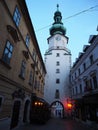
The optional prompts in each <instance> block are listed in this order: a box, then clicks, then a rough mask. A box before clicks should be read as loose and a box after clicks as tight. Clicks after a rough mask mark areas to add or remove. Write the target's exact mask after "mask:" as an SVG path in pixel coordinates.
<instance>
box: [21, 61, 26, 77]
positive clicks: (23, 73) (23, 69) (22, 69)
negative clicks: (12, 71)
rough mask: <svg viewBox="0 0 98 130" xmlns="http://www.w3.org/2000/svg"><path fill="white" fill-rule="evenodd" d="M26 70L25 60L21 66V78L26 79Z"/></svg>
mask: <svg viewBox="0 0 98 130" xmlns="http://www.w3.org/2000/svg"><path fill="white" fill-rule="evenodd" d="M25 70H26V62H25V61H24V60H23V61H22V64H21V70H20V77H21V78H23V79H24V77H25Z"/></svg>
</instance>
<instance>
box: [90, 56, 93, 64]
mask: <svg viewBox="0 0 98 130" xmlns="http://www.w3.org/2000/svg"><path fill="white" fill-rule="evenodd" d="M89 59H90V65H92V64H93V55H91V56H90V57H89Z"/></svg>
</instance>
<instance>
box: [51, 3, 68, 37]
mask: <svg viewBox="0 0 98 130" xmlns="http://www.w3.org/2000/svg"><path fill="white" fill-rule="evenodd" d="M58 8H59V5H57V11H56V12H55V13H54V23H53V24H52V27H51V28H50V35H54V34H57V33H60V34H62V35H65V34H66V29H65V27H64V26H63V23H62V15H61V12H60V11H59V9H58Z"/></svg>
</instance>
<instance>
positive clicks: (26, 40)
mask: <svg viewBox="0 0 98 130" xmlns="http://www.w3.org/2000/svg"><path fill="white" fill-rule="evenodd" d="M25 43H26V46H27V47H29V43H30V36H29V35H28V34H27V35H26V39H25Z"/></svg>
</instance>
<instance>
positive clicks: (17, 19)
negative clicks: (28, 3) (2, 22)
mask: <svg viewBox="0 0 98 130" xmlns="http://www.w3.org/2000/svg"><path fill="white" fill-rule="evenodd" d="M20 18H21V15H20V12H19V9H18V7H17V6H16V8H15V10H14V14H13V20H14V22H15V24H16V26H18V25H19V22H20Z"/></svg>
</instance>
